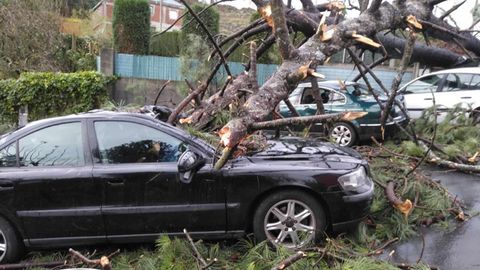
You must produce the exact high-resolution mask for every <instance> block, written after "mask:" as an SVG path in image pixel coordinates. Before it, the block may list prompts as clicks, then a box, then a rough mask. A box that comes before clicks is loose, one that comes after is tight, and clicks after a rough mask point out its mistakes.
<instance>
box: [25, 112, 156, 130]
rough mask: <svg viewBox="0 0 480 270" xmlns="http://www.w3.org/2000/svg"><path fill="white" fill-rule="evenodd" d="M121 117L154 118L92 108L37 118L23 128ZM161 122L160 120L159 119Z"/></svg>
mask: <svg viewBox="0 0 480 270" xmlns="http://www.w3.org/2000/svg"><path fill="white" fill-rule="evenodd" d="M120 117H123V118H124V117H135V118H141V119H146V120H152V118H151V117H149V116H147V115H143V114H140V113H130V112H114V111H105V110H92V111H89V112H85V113H77V114H70V115H65V116H57V117H51V118H45V119H42V120H37V121H33V122H30V123H28V124H27V125H25V126H24V127H22V128H33V127H35V126H39V125H43V124H45V123H48V122H57V121H65V120H67V121H68V120H72V121H75V120H82V119H88V118H112V119H113V118H120ZM158 122H160V121H158Z"/></svg>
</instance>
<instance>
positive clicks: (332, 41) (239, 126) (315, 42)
mask: <svg viewBox="0 0 480 270" xmlns="http://www.w3.org/2000/svg"><path fill="white" fill-rule="evenodd" d="M256 2H261V1H256ZM432 8H433V6H432V5H431V4H430V3H428V2H425V1H415V0H409V1H396V2H394V3H393V4H390V3H388V2H384V3H383V4H382V5H381V6H380V7H379V9H378V10H377V11H376V12H365V13H362V14H361V15H359V16H358V17H357V18H354V19H350V20H346V21H343V22H341V23H339V24H338V25H336V27H335V28H331V29H327V30H328V31H329V32H331V31H334V32H333V34H332V35H331V36H330V37H328V40H326V42H321V41H320V37H321V36H319V35H320V34H322V33H320V32H319V35H318V36H317V35H314V36H312V37H311V38H310V39H309V40H308V41H307V42H306V43H305V44H304V45H302V46H301V47H300V48H298V49H296V50H295V52H293V53H294V56H293V57H291V58H290V59H287V60H285V61H284V62H283V63H282V65H280V67H279V68H278V70H277V72H276V73H275V74H274V75H273V76H272V77H271V78H270V79H269V80H268V81H267V82H266V83H265V84H264V85H263V86H262V87H261V88H260V90H259V91H258V93H256V94H254V95H252V96H250V97H249V99H248V100H247V101H246V102H245V104H244V105H243V106H242V107H241V108H240V110H239V114H238V117H237V118H234V119H232V120H231V121H229V122H228V123H227V124H226V125H225V126H224V127H223V128H222V130H223V132H222V135H221V141H222V143H224V146H227V147H233V146H235V145H237V144H238V143H239V141H240V140H241V139H242V138H243V137H244V136H245V135H246V134H247V133H248V130H249V128H250V127H251V126H252V125H253V123H255V122H260V121H262V120H263V119H265V118H267V116H268V115H270V114H271V112H272V111H273V110H274V108H275V106H276V105H277V104H278V103H279V102H280V101H281V100H283V99H285V98H286V97H287V96H288V94H289V93H290V92H291V91H292V90H293V89H294V88H295V87H296V86H297V84H298V83H299V82H300V80H302V79H304V78H302V77H299V76H292V74H297V73H298V71H299V70H301V68H302V67H304V66H308V67H312V68H315V67H316V66H317V65H319V64H322V63H323V62H324V61H325V59H327V58H328V57H329V56H331V55H333V54H334V53H336V52H338V51H340V50H341V49H343V48H345V47H348V46H350V45H351V44H354V39H353V38H354V37H355V36H356V35H362V36H373V35H375V34H377V33H379V32H381V31H385V30H389V29H396V28H404V27H405V26H406V25H407V22H406V21H405V18H407V17H408V16H414V17H415V18H417V19H424V20H428V19H429V18H430V17H432V16H431V11H432ZM280 27H281V26H280ZM274 29H276V27H275V26H274ZM332 29H333V30H332ZM355 34H356V35H355ZM277 38H279V36H278V35H277ZM280 38H282V37H280ZM324 40H325V39H324ZM357 40H358V39H357ZM280 42H286V41H280Z"/></svg>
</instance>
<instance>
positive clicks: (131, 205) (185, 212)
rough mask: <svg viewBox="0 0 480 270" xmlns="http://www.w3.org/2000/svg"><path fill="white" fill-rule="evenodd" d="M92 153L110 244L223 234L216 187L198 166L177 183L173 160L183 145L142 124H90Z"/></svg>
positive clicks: (221, 203) (207, 168)
mask: <svg viewBox="0 0 480 270" xmlns="http://www.w3.org/2000/svg"><path fill="white" fill-rule="evenodd" d="M91 128H92V130H94V134H93V137H94V138H95V142H94V143H95V144H96V148H97V151H96V153H95V155H96V156H97V161H96V163H95V165H94V170H93V175H94V177H95V178H96V179H99V180H101V181H104V182H105V185H106V197H105V201H104V205H103V208H102V213H103V215H104V218H105V225H106V230H107V235H108V236H107V237H108V239H109V240H110V241H112V242H125V241H129V242H132V241H138V242H144V241H154V240H156V239H157V238H158V235H159V234H160V233H169V234H183V229H188V230H189V231H190V232H191V233H192V234H199V233H200V234H202V233H207V234H208V233H224V232H225V229H226V228H225V226H226V211H225V196H224V190H223V186H222V183H221V182H217V179H216V178H215V177H214V175H212V170H211V164H209V165H206V166H204V167H203V168H202V169H201V170H200V171H199V172H198V173H197V174H196V176H195V178H194V179H193V180H192V181H191V182H190V183H183V182H181V181H179V177H178V170H177V160H178V158H179V156H180V155H181V153H182V152H183V151H184V150H185V149H187V148H189V149H190V150H192V151H194V152H197V153H198V154H202V153H199V152H200V151H199V150H198V149H195V148H194V147H193V146H191V145H189V144H188V142H186V141H185V140H184V139H182V138H179V137H178V136H174V135H172V134H169V133H168V132H165V131H162V130H159V129H158V128H156V127H153V126H149V125H146V124H144V123H136V122H131V121H102V120H97V121H94V122H92V123H91Z"/></svg>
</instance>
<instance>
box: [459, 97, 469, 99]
mask: <svg viewBox="0 0 480 270" xmlns="http://www.w3.org/2000/svg"><path fill="white" fill-rule="evenodd" d="M471 98H472V97H461V99H471Z"/></svg>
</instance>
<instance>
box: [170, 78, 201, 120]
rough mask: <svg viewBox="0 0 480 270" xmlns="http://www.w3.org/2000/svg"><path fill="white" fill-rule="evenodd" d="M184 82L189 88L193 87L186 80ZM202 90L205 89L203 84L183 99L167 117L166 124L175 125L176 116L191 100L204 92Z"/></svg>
mask: <svg viewBox="0 0 480 270" xmlns="http://www.w3.org/2000/svg"><path fill="white" fill-rule="evenodd" d="M185 81H186V82H187V84H188V86H189V87H190V88H193V86H192V85H191V84H190V82H188V81H187V80H185ZM204 89H206V87H205V84H204V83H203V84H202V85H200V86H198V87H197V88H196V89H195V90H194V91H192V92H191V93H190V94H189V95H188V96H187V97H186V98H184V99H183V100H182V101H181V102H180V103H179V104H178V105H177V107H176V108H175V110H173V112H172V113H171V114H170V116H169V117H168V120H167V123H169V124H173V123H175V121H176V120H177V116H178V115H179V114H180V113H181V112H182V111H183V110H184V109H185V107H187V105H188V104H189V103H190V101H192V100H193V99H195V98H196V97H198V96H199V95H200V93H202V92H203V91H204Z"/></svg>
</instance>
